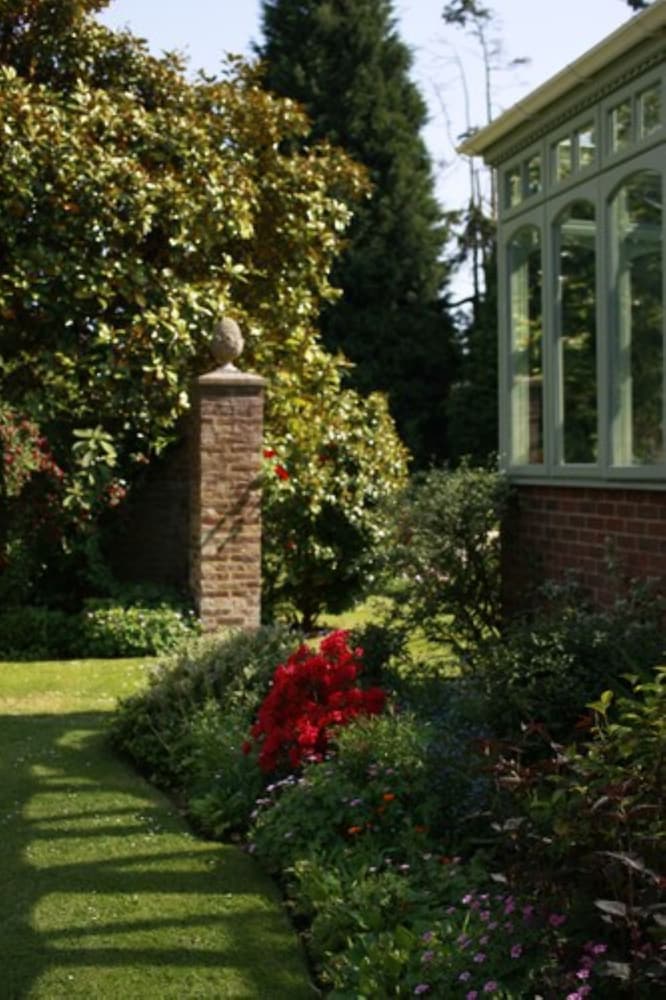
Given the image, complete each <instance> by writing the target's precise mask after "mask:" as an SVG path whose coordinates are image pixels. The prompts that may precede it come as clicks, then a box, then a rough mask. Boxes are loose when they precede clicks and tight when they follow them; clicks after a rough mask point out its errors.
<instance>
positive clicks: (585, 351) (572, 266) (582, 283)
mask: <svg viewBox="0 0 666 1000" xmlns="http://www.w3.org/2000/svg"><path fill="white" fill-rule="evenodd" d="M556 233H557V256H558V291H557V310H558V317H557V318H558V330H559V357H560V392H559V433H560V446H559V458H560V461H562V462H567V463H590V462H596V460H597V457H598V456H597V349H596V260H595V254H596V239H595V237H596V222H595V213H594V205H592V204H591V203H590V202H589V201H577V202H574V203H573V204H572V205H570V206H569V208H567V209H566V211H565V212H564V214H563V215H562V216H560V219H559V223H558V226H557V229H556Z"/></svg>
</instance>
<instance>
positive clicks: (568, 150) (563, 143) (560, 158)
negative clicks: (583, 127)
mask: <svg viewBox="0 0 666 1000" xmlns="http://www.w3.org/2000/svg"><path fill="white" fill-rule="evenodd" d="M572 170H573V156H572V145H571V136H567V137H566V138H565V139H560V141H559V142H558V143H556V144H555V176H556V177H557V179H558V181H563V180H565V178H567V177H569V176H570V174H571V172H572Z"/></svg>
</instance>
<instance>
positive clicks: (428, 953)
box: [421, 951, 435, 962]
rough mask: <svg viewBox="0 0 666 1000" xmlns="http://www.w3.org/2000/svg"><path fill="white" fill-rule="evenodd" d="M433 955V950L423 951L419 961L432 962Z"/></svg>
mask: <svg viewBox="0 0 666 1000" xmlns="http://www.w3.org/2000/svg"><path fill="white" fill-rule="evenodd" d="M434 957H435V953H434V951H424V952H423V954H422V955H421V961H422V962H432V960H433V958H434Z"/></svg>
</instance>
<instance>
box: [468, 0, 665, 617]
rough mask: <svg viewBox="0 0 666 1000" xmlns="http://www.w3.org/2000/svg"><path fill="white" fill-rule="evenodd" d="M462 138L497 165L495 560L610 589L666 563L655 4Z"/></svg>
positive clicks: (660, 50) (604, 595)
mask: <svg viewBox="0 0 666 1000" xmlns="http://www.w3.org/2000/svg"><path fill="white" fill-rule="evenodd" d="M461 151H462V152H464V153H467V154H470V155H481V156H483V157H484V159H485V161H486V162H487V163H488V164H490V165H492V167H493V168H494V169H495V171H496V177H497V190H498V203H499V204H498V209H499V231H498V260H499V296H498V297H499V303H500V306H499V309H500V315H499V344H500V361H499V365H500V368H499V371H500V383H499V384H500V393H499V394H500V428H501V430H500V434H501V439H500V453H501V456H502V458H501V461H502V466H503V468H504V469H505V470H506V472H507V474H508V476H509V477H510V479H511V481H512V482H513V483H515V485H516V495H517V503H516V508H515V510H514V512H513V515H512V517H511V518H510V519H509V523H508V524H507V526H506V533H505V545H504V550H505V570H506V574H507V576H508V578H509V579H510V580H511V581H512V582H513V584H514V586H513V587H511V589H512V590H513V591H514V592H515V591H516V586H515V585H516V584H519V585H521V586H522V584H525V583H527V582H528V578H534V579H535V582H536V579H537V578H539V577H541V578H543V577H549V578H557V577H558V576H561V575H562V574H563V573H564V572H565V571H567V570H569V569H576V570H577V571H578V573H579V575H580V576H581V578H582V581H583V582H584V583H585V584H586V586H587V587H588V588H589V589H590V591H591V592H592V594H593V596H594V597H595V599H597V600H598V602H600V603H605V602H607V601H608V600H609V599H611V597H612V596H613V590H614V584H615V583H616V582H617V578H618V576H622V575H627V576H637V575H643V576H645V575H649V576H659V577H666V349H665V335H666V328H665V324H664V309H663V298H664V178H665V174H666V0H657V2H655V3H654V4H653V5H652V6H651V7H649V8H647V9H646V10H645V11H643V12H642V13H640V14H638V15H637V16H635V17H633V18H631V20H629V21H628V22H627V23H626V24H625V25H623V26H622V27H621V28H620V29H619V30H618V31H616V32H614V33H613V34H612V35H610V36H609V37H608V38H606V39H604V40H603V41H602V42H601V43H600V44H599V45H597V46H596V47H595V48H593V49H591V50H590V51H589V52H587V53H586V54H585V55H583V56H582V57H581V58H580V59H578V60H577V61H576V62H574V63H572V64H571V65H569V66H567V67H566V68H565V69H564V70H562V72H560V73H558V74H557V75H556V76H555V77H553V78H552V79H551V80H549V81H548V82H547V83H545V84H544V85H543V86H541V87H540V88H538V89H537V90H535V91H534V92H533V93H532V94H530V95H529V96H528V97H527V98H525V99H524V100H523V101H521V102H519V103H518V104H517V105H515V106H514V107H513V108H511V109H510V110H509V111H507V112H506V113H505V114H503V115H502V116H501V117H499V118H498V119H496V120H495V121H494V122H492V123H491V124H490V125H489V126H488V127H486V128H484V129H483V130H481V131H479V132H477V133H476V134H475V135H474V136H473V137H472V138H470V139H469V140H467V142H465V144H464V145H463V146H462V150H461ZM609 565H613V566H614V567H615V568H616V570H615V572H614V573H612V574H609V572H608V566H609Z"/></svg>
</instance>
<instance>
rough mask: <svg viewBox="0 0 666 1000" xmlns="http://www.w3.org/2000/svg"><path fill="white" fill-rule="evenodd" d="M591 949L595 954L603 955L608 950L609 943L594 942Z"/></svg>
mask: <svg viewBox="0 0 666 1000" xmlns="http://www.w3.org/2000/svg"><path fill="white" fill-rule="evenodd" d="M590 951H591V952H592V954H593V955H603V954H604V953H605V952H606V951H608V945H605V944H593V945H592V948H591V949H590Z"/></svg>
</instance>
